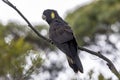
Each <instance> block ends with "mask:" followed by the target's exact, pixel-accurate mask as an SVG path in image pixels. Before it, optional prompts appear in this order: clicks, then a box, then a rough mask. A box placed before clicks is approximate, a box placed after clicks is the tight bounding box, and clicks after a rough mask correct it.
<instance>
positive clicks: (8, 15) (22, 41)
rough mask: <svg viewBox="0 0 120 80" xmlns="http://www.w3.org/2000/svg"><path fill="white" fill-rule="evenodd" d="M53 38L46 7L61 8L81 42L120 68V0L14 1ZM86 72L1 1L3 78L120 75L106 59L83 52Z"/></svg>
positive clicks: (69, 79)
mask: <svg viewBox="0 0 120 80" xmlns="http://www.w3.org/2000/svg"><path fill="white" fill-rule="evenodd" d="M9 1H11V2H12V3H13V4H14V5H16V6H17V8H18V9H19V10H20V11H21V12H22V13H23V14H24V15H25V16H26V17H27V18H28V20H29V21H30V22H31V23H32V24H33V25H34V27H35V28H36V29H37V30H38V31H39V32H40V34H42V35H43V36H45V37H48V29H49V27H48V24H47V23H46V22H45V21H43V20H42V19H41V15H42V12H43V11H44V10H45V9H48V8H50V9H55V10H57V11H58V13H59V14H60V16H61V17H62V18H63V19H64V20H66V21H67V22H68V23H69V25H70V26H71V28H72V30H73V32H74V35H75V37H76V39H77V43H78V44H79V46H82V47H86V48H88V49H91V50H93V51H100V52H101V53H102V54H103V55H105V56H106V57H107V58H109V59H110V60H111V61H112V62H113V63H114V65H115V67H116V68H117V70H118V71H120V0H79V1H78V0H76V1H75V0H74V1H72V0H71V1H70V0H43V1H39V0H9ZM79 57H80V58H81V61H82V64H83V67H84V73H83V74H82V73H78V74H75V73H74V72H73V70H72V69H71V68H70V67H69V65H68V63H67V60H66V56H65V55H64V53H62V52H61V51H60V50H58V49H57V48H56V47H55V46H53V45H51V44H49V43H48V42H46V41H44V40H43V39H41V38H39V37H38V36H37V35H36V34H35V33H34V32H33V31H32V30H31V29H30V28H29V27H28V26H27V24H26V22H25V21H24V20H23V19H22V18H21V17H20V16H19V15H18V14H17V13H16V11H14V10H13V9H11V8H10V7H9V6H7V5H6V4H4V3H3V2H2V0H1V1H0V80H118V79H117V77H116V76H115V75H114V74H113V73H112V72H111V71H110V70H109V68H108V66H107V65H106V62H105V61H103V60H102V59H100V58H98V57H96V56H94V55H91V54H89V53H87V52H83V51H79Z"/></svg>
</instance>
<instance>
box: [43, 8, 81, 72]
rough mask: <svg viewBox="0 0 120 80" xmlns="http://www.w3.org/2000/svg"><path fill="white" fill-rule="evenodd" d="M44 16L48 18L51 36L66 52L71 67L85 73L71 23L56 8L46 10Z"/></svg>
mask: <svg viewBox="0 0 120 80" xmlns="http://www.w3.org/2000/svg"><path fill="white" fill-rule="evenodd" d="M42 18H43V19H44V20H46V21H47V23H48V24H49V26H50V29H49V38H50V39H51V40H52V42H53V43H54V44H55V45H56V46H57V47H58V48H59V49H60V50H61V51H63V52H64V53H65V54H66V56H67V59H68V63H69V65H70V67H71V68H72V69H73V70H74V72H75V73H77V72H78V71H80V72H82V73H83V66H82V63H81V61H80V59H79V56H78V53H77V50H78V45H77V42H76V40H75V37H74V35H73V32H72V30H71V28H70V27H69V25H68V24H67V23H66V22H65V21H64V20H63V19H62V18H61V17H60V16H59V15H58V13H57V11H55V10H51V9H47V10H45V11H44V12H43V16H42Z"/></svg>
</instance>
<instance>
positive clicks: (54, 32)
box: [49, 25, 64, 39]
mask: <svg viewBox="0 0 120 80" xmlns="http://www.w3.org/2000/svg"><path fill="white" fill-rule="evenodd" d="M63 32H64V28H63V27H61V26H59V25H52V26H50V29H49V37H50V38H51V39H52V38H57V37H58V36H61V35H62V34H63Z"/></svg>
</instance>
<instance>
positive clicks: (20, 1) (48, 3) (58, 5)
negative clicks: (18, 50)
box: [0, 0, 92, 24]
mask: <svg viewBox="0 0 120 80" xmlns="http://www.w3.org/2000/svg"><path fill="white" fill-rule="evenodd" d="M9 1H10V2H12V3H13V4H14V5H15V6H16V7H17V8H18V9H19V10H20V11H21V12H22V13H23V14H24V16H25V17H26V18H27V19H28V20H29V21H30V22H32V23H33V24H39V23H42V24H46V23H45V21H43V20H42V19H41V16H42V13H43V11H44V10H45V9H55V10H57V11H58V13H59V15H60V16H61V17H62V18H64V17H65V16H66V13H67V12H68V11H69V12H71V11H72V10H73V9H74V8H76V7H77V6H82V5H84V4H86V3H89V2H91V1H92V0H42V1H41V0H9ZM10 20H13V21H18V22H22V23H24V24H25V22H24V20H23V19H22V18H21V17H20V16H19V15H18V14H17V12H16V11H14V10H13V9H12V8H10V7H9V6H8V5H6V4H5V3H3V2H2V0H0V21H1V22H2V23H7V22H8V21H10Z"/></svg>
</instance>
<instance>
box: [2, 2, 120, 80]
mask: <svg viewBox="0 0 120 80" xmlns="http://www.w3.org/2000/svg"><path fill="white" fill-rule="evenodd" d="M2 1H3V2H4V3H6V4H7V5H9V6H10V7H12V8H13V9H14V10H16V11H17V12H18V14H19V15H20V16H21V17H22V18H23V19H24V20H25V21H26V22H27V24H28V26H29V27H30V28H31V29H32V30H33V31H34V32H35V33H36V34H37V35H38V36H39V37H40V38H42V39H43V40H45V41H46V42H49V43H52V41H51V40H50V39H48V38H46V37H44V36H42V35H41V34H40V33H39V32H38V31H37V30H36V29H35V28H34V27H33V26H32V24H31V23H30V22H29V21H28V20H27V18H25V17H24V15H23V14H22V13H21V12H20V11H19V10H18V9H17V8H16V6H14V5H13V4H12V3H11V2H9V1H8V0H2ZM78 49H80V50H81V51H85V52H88V53H90V54H92V55H95V56H97V57H99V58H101V59H103V60H104V61H106V62H107V66H108V67H109V69H110V70H111V72H112V73H113V74H115V75H116V77H117V78H118V79H119V80H120V74H119V72H118V71H117V69H116V68H115V66H114V64H113V63H112V62H111V61H110V60H109V59H108V58H107V57H105V56H103V55H102V54H101V53H100V52H94V51H91V50H89V49H86V48H83V47H78Z"/></svg>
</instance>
